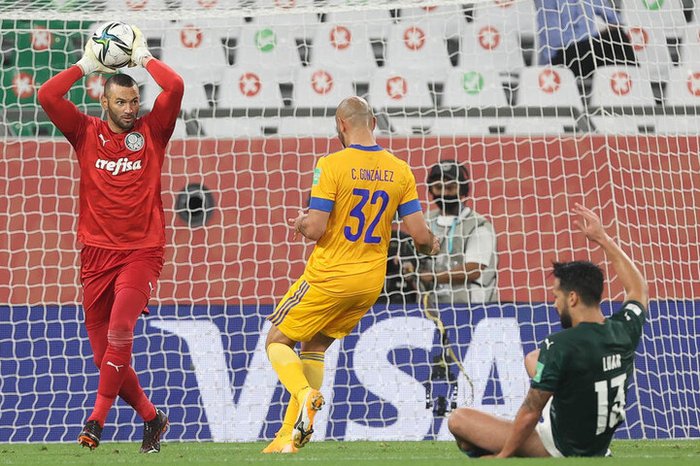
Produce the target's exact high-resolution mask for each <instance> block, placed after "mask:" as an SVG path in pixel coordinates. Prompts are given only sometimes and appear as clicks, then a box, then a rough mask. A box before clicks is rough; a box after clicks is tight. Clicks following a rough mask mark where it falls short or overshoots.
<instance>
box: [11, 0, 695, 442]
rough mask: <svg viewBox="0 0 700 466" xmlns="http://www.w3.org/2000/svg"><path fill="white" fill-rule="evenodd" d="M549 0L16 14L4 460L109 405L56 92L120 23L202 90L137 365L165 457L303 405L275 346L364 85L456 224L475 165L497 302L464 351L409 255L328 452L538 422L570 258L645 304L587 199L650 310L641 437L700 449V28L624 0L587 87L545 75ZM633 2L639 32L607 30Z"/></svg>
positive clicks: (352, 362)
mask: <svg viewBox="0 0 700 466" xmlns="http://www.w3.org/2000/svg"><path fill="white" fill-rule="evenodd" d="M696 2H697V0H696ZM593 3H596V4H598V3H599V2H593ZM593 3H592V2H591V1H589V0H581V5H592V4H593ZM543 4H549V2H541V1H536V2H530V1H526V0H477V1H474V2H472V3H469V4H467V3H462V2H460V1H430V2H426V1H409V0H405V1H388V0H383V1H372V2H369V1H363V0H338V1H336V0H328V1H312V0H308V1H304V0H241V1H240V2H238V1H231V2H228V1H223V0H218V1H217V0H173V1H170V0H111V1H101V0H54V1H48V0H47V1H40V0H36V1H30V0H23V1H0V18H2V19H1V25H2V29H1V30H0V52H1V55H0V56H1V57H2V61H3V66H2V69H1V70H0V78H1V79H0V97H1V98H2V107H1V110H0V154H1V157H0V174H1V177H0V180H1V183H0V195H1V197H0V199H1V201H0V224H1V225H2V227H1V228H0V265H1V266H0V442H27V441H29V442H72V441H75V439H76V438H77V435H78V434H79V431H80V429H81V428H82V425H83V423H84V422H85V419H86V417H87V415H88V414H89V410H90V408H91V406H92V404H93V402H94V397H95V394H96V390H97V369H96V368H95V367H94V365H93V363H92V355H91V351H90V347H89V343H88V340H87V335H86V333H85V330H84V328H83V325H82V319H83V314H82V308H81V299H82V293H81V288H80V284H79V275H78V270H79V265H80V264H79V251H80V245H79V244H77V243H76V235H75V232H76V230H77V223H78V207H79V202H78V194H79V192H78V189H79V187H78V179H79V176H80V170H79V167H78V163H77V161H76V159H75V154H74V151H73V150H72V148H71V147H70V145H69V144H68V142H67V141H66V140H65V139H64V138H63V137H62V136H61V134H60V132H58V130H57V129H56V128H55V127H54V126H53V125H52V124H51V123H50V122H49V121H48V119H47V117H46V115H45V114H44V112H43V110H42V109H41V108H40V107H39V106H38V104H37V101H36V92H37V90H38V89H39V88H40V86H41V85H42V84H43V83H44V82H45V81H46V80H47V79H49V77H51V76H53V75H55V74H56V73H58V72H59V71H61V70H63V69H65V68H67V67H68V66H70V65H71V64H73V63H75V62H76V61H77V60H78V59H79V58H80V56H81V53H82V50H83V48H84V45H85V42H86V40H87V38H88V37H89V35H90V32H91V31H92V30H94V29H95V28H96V27H97V26H98V25H99V24H100V23H101V22H104V21H107V20H121V21H125V22H128V23H130V24H135V25H137V26H139V27H140V28H141V29H142V31H143V32H144V35H145V36H146V39H147V41H148V45H149V48H150V50H151V51H152V52H153V53H154V55H155V56H157V57H159V58H161V59H162V60H163V61H164V62H165V63H167V64H168V65H170V66H172V67H173V68H174V69H175V70H176V71H177V72H178V73H180V74H181V75H182V76H183V78H184V81H185V85H186V89H185V97H184V100H183V107H182V112H181V114H180V117H179V118H178V122H177V126H176V129H175V134H174V135H173V139H172V141H171V143H170V145H169V146H168V149H167V151H166V160H165V166H164V169H163V177H162V189H163V195H162V199H163V204H164V208H165V213H166V238H167V246H166V262H165V266H164V269H163V272H162V274H161V277H160V280H159V283H158V289H157V290H156V294H155V298H154V299H152V300H151V302H150V304H149V308H150V309H151V315H150V316H148V317H146V318H144V319H142V320H140V321H139V323H138V324H137V328H136V337H135V341H134V358H133V361H132V363H133V365H134V368H135V370H136V372H137V373H138V374H139V378H140V381H141V383H142V385H143V386H144V388H145V389H146V392H147V394H148V395H149V396H150V397H151V399H152V400H153V401H154V403H156V405H157V406H158V407H162V408H163V409H164V410H165V411H167V412H168V414H169V416H170V421H171V429H170V431H169V432H168V433H167V434H166V440H168V441H192V440H196V441H208V440H213V441H255V440H261V439H268V438H271V437H272V436H274V434H275V432H276V431H277V429H278V428H279V427H280V425H281V419H282V414H281V413H282V410H283V409H284V406H285V403H286V400H287V399H288V396H287V395H286V394H285V393H284V390H283V388H282V386H281V385H279V383H278V381H277V378H276V376H275V374H274V372H273V371H272V369H271V367H270V365H269V362H268V361H267V357H266V354H265V351H264V336H265V334H266V332H267V329H268V328H269V323H267V322H266V320H265V317H266V316H268V315H269V314H270V313H271V312H272V311H273V309H274V305H275V304H276V302H277V301H278V300H279V299H280V298H281V297H282V296H283V295H284V293H285V292H286V290H287V289H288V287H289V286H290V285H291V283H293V282H294V280H295V279H296V278H298V277H299V276H300V275H301V273H302V272H303V269H304V264H305V262H306V259H307V258H308V256H309V254H310V252H311V250H312V248H313V244H312V243H310V242H305V241H300V240H296V241H295V240H292V238H291V234H290V231H289V228H288V226H287V219H288V218H289V217H290V216H293V215H295V214H296V212H297V210H298V209H299V208H302V207H305V206H306V205H307V202H308V198H309V193H310V186H311V183H312V178H313V170H314V166H315V164H316V162H317V160H318V158H319V157H321V156H323V155H324V154H328V153H331V152H334V151H337V150H340V149H341V145H340V143H339V141H338V140H337V138H336V128H335V120H334V110H335V107H336V105H337V104H338V102H339V101H340V100H341V99H342V98H344V97H347V96H348V95H352V94H357V95H361V96H363V97H365V98H366V99H367V100H368V102H369V103H370V105H371V106H372V107H373V109H374V111H375V113H376V115H377V119H378V121H377V130H376V136H377V140H378V143H379V144H380V145H381V146H382V147H385V148H386V149H388V150H390V151H391V152H393V153H394V154H395V155H397V156H398V157H399V158H401V159H403V160H405V161H407V162H408V163H409V165H410V166H411V168H412V170H413V173H414V175H415V177H416V181H417V185H418V193H419V197H420V200H421V205H422V207H423V209H424V210H428V209H433V208H435V206H434V203H432V200H431V198H430V196H429V192H428V186H427V177H428V174H429V171H430V169H431V168H432V167H433V165H434V164H436V163H438V162H439V161H441V160H456V161H458V162H459V163H460V164H462V165H464V167H465V168H467V170H468V172H469V178H470V192H469V195H468V197H467V199H466V205H467V206H468V207H469V208H470V209H473V211H474V212H477V213H478V214H480V216H482V217H483V219H484V220H485V221H486V222H488V224H489V225H491V226H492V228H493V232H494V237H495V253H494V255H495V259H494V261H493V264H492V265H490V267H491V270H490V272H492V273H493V276H494V277H495V278H494V280H495V281H494V283H495V284H494V286H495V288H496V290H497V293H496V294H494V298H493V299H492V300H489V302H485V303H484V302H481V301H479V300H478V299H476V298H474V297H471V298H470V300H472V301H471V302H466V303H465V302H455V300H454V299H453V300H451V301H450V299H449V296H450V294H449V292H447V294H446V296H448V299H447V302H444V303H443V304H442V305H440V309H439V311H437V312H438V315H439V317H440V320H441V325H442V326H444V329H445V331H444V335H443V334H441V332H440V331H439V330H438V329H439V328H440V325H437V326H436V323H435V322H434V321H433V320H431V319H429V318H427V317H426V315H425V314H424V313H423V310H424V309H423V305H422V303H421V302H420V298H419V296H420V293H419V291H418V290H417V289H416V285H417V282H418V281H419V279H418V278H417V276H416V275H415V274H412V273H411V272H410V270H411V269H415V267H416V266H418V267H423V266H425V264H423V265H420V264H419V262H421V260H419V259H418V258H416V257H415V256H414V255H413V253H412V251H411V248H410V244H408V242H407V241H406V239H405V238H403V237H399V238H398V239H397V240H396V242H395V247H394V248H393V251H394V252H395V255H393V256H392V257H390V258H388V270H389V271H390V272H389V277H388V280H387V287H386V290H385V291H386V292H385V293H384V295H383V297H382V299H381V300H380V303H378V304H377V305H376V306H374V307H373V309H372V310H370V311H369V312H368V313H367V315H366V316H365V317H364V318H363V320H362V321H361V322H360V324H359V325H358V328H357V329H356V330H354V331H353V333H352V334H351V335H349V336H348V337H347V338H345V339H344V340H343V341H340V342H337V343H335V344H334V345H333V346H331V348H330V349H329V351H328V353H327V354H326V358H325V364H326V374H325V378H324V385H323V387H322V391H323V392H324V395H326V400H327V405H326V407H325V408H324V410H323V411H321V412H320V413H319V416H318V417H317V420H316V432H315V433H314V440H324V439H335V440H365V439H366V440H421V439H438V440H447V439H449V438H450V435H449V432H448V430H447V422H446V420H445V419H446V418H445V415H446V413H447V412H449V410H450V409H452V407H453V405H456V406H461V405H467V404H468V405H470V406H473V407H476V408H479V409H483V410H486V411H488V412H491V413H494V414H497V415H501V416H505V417H512V416H514V414H515V413H516V411H517V409H518V407H519V405H520V403H521V402H522V400H523V397H524V395H525V393H526V389H527V386H528V378H527V374H526V373H525V369H524V366H523V357H524V354H526V353H527V352H529V351H531V350H533V349H535V348H536V347H537V346H538V345H539V343H540V342H541V341H542V340H543V339H544V338H545V337H546V336H547V335H548V334H550V333H551V332H553V331H556V330H558V329H559V328H560V326H559V321H558V316H557V314H556V312H555V310H554V309H553V307H552V306H551V304H550V303H551V300H552V298H551V289H550V288H551V276H550V271H551V264H552V262H553V261H567V260H573V259H590V260H592V261H594V262H596V263H599V264H601V265H602V267H603V270H604V272H605V276H606V281H605V288H606V292H605V295H604V303H603V311H604V313H605V314H606V315H609V314H610V313H611V312H613V311H614V310H616V309H618V308H619V306H620V304H621V301H622V300H623V299H624V291H623V289H622V287H621V285H620V282H619V280H618V279H617V278H616V276H615V273H614V271H613V269H612V268H611V266H610V264H609V263H607V262H606V261H605V259H604V256H603V254H602V252H601V251H600V250H599V249H597V248H595V247H593V246H592V245H591V244H589V243H588V242H587V241H586V240H585V239H584V238H582V236H581V234H580V233H579V232H577V231H576V228H575V226H574V224H573V220H574V217H573V213H572V209H573V206H574V204H575V203H582V204H584V205H586V206H588V207H590V208H592V209H593V210H595V211H596V212H597V213H599V214H600V215H601V218H602V220H603V223H604V225H605V227H606V230H607V231H608V232H609V233H610V234H612V235H614V236H615V237H616V238H617V239H618V240H619V241H620V243H621V244H622V247H623V248H624V249H625V251H626V252H627V253H628V254H629V255H630V257H631V258H632V259H633V260H634V262H635V263H636V264H638V265H639V266H640V268H641V269H642V271H643V273H644V275H645V276H646V278H647V280H648V282H649V288H650V293H651V298H652V301H651V304H650V309H649V311H650V316H649V322H648V324H647V325H646V326H645V328H644V335H643V338H642V343H641V344H640V347H639V348H638V351H637V359H636V364H635V375H634V378H633V382H632V386H631V389H630V391H629V399H628V400H627V411H626V416H627V417H626V422H625V424H623V426H622V427H621V428H620V429H618V433H617V434H616V435H617V437H618V438H635V439H637V438H649V439H661V438H697V437H699V436H700V430H699V429H698V422H697V421H698V417H699V416H700V406H699V405H698V399H697V380H698V375H699V374H700V367H699V364H698V359H697V349H698V347H699V346H700V340H699V339H698V332H697V329H698V317H697V315H698V313H699V312H700V281H698V276H699V275H700V226H699V225H700V156H699V155H698V154H699V153H700V52H698V51H700V18H699V17H698V14H699V13H700V10H699V9H698V7H697V6H694V5H693V4H692V2H687V1H681V0H620V1H615V2H604V5H607V6H606V7H605V8H603V9H604V10H605V11H600V10H595V11H597V13H598V15H595V16H596V17H592V16H591V13H590V12H591V11H594V10H593V9H591V8H592V7H591V8H582V11H583V17H582V18H581V19H580V20H581V21H582V22H587V24H592V25H594V27H595V30H596V31H597V32H596V34H594V36H595V37H600V36H602V37H603V38H605V39H606V40H607V41H608V43H607V45H600V48H599V49H595V51H594V52H592V53H595V54H596V56H599V57H600V56H601V54H603V55H602V59H605V58H609V60H608V61H609V62H610V63H607V64H606V66H599V67H598V68H597V69H595V70H593V71H591V72H590V73H580V72H579V73H578V75H577V72H576V71H575V70H572V68H571V67H569V66H567V64H566V60H564V62H562V64H555V65H551V64H549V63H547V62H546V60H551V59H552V56H551V54H550V53H549V49H547V53H545V46H544V45H543V42H544V41H545V40H551V38H550V39H546V38H545V35H546V32H548V31H545V29H547V28H549V26H547V24H550V23H543V19H541V18H540V19H538V13H540V14H541V13H542V12H541V11H540V10H541V8H544V7H543V6H542V5H543ZM611 11H612V12H614V15H615V17H616V18H618V20H619V23H620V25H619V27H617V28H616V30H618V31H619V32H620V34H617V35H615V33H609V26H610V23H608V24H607V26H606V24H605V21H606V20H605V19H603V18H607V21H611V20H610V17H611V16H610V15H611V14H612V13H611ZM546 13H547V14H555V12H554V11H551V9H550V10H547V12H546ZM606 31H608V32H606ZM552 34H554V32H552ZM554 35H555V34H554ZM616 41H617V42H616ZM594 42H595V40H591V41H589V46H591V47H594V46H593V45H591V44H593V43H594ZM569 45H571V44H570V43H569ZM615 46H619V47H617V48H616V47H615ZM620 47H622V48H626V50H632V51H633V56H634V60H633V61H631V62H630V63H627V64H620V63H619V60H618V63H612V62H613V61H614V60H613V58H616V57H617V58H619V56H617V55H616V57H613V56H606V55H605V54H606V53H609V54H613V53H615V54H616V53H617V51H618V50H619V49H620ZM555 59H556V57H555ZM122 72H125V73H129V74H131V75H132V76H133V77H134V79H135V80H136V82H137V83H138V85H139V89H140V93H141V98H142V99H141V100H142V108H143V112H146V111H148V110H149V109H150V108H151V106H152V105H153V102H154V99H155V98H156V96H157V95H158V92H159V90H160V89H159V88H158V87H157V85H156V84H155V82H154V81H153V80H152V79H151V78H150V77H149V76H148V74H147V73H146V72H144V71H143V70H139V69H124V70H122ZM103 84H104V77H102V76H99V75H92V76H89V77H87V78H85V79H83V80H81V81H79V82H78V83H76V85H75V86H73V88H72V89H71V91H70V93H69V94H68V98H69V99H70V100H71V101H72V102H74V103H75V104H76V105H77V106H78V107H79V108H80V109H81V110H82V111H85V112H87V113H90V114H91V115H95V116H102V112H101V108H100V105H99V97H100V91H101V87H102V86H103ZM396 226H397V229H400V228H401V225H400V223H398V222H397V225H396ZM441 234H444V235H447V232H445V231H443V232H442V233H441ZM397 236H398V234H397ZM399 239H401V242H400V243H399ZM399 244H400V247H399ZM484 247H485V246H484ZM465 248H466V246H465ZM397 250H398V251H397ZM465 250H466V249H465ZM465 254H466V253H465V252H464V251H462V252H459V253H455V254H453V255H452V256H453V257H450V258H448V259H446V262H445V264H447V263H450V261H452V260H456V261H459V260H464V259H465ZM441 260H442V259H441ZM433 266H434V267H441V266H444V264H443V265H440V264H434V265H433ZM436 270H437V269H436ZM424 286H425V285H424ZM443 291H444V290H443ZM469 296H475V295H472V294H470V295H469ZM445 345H449V350H450V351H451V352H452V353H453V354H454V355H455V358H457V359H458V360H459V361H458V362H459V364H457V363H455V362H454V360H452V359H451V357H450V358H447V359H445V358H444V357H443V356H444V354H445V351H446V350H445V348H444V347H445ZM234 419H235V421H234ZM107 424H108V425H109V426H110V427H109V428H108V429H106V430H105V436H104V437H105V438H104V439H105V440H137V439H138V436H139V435H140V420H139V419H138V418H137V416H136V415H135V413H134V412H133V410H132V409H131V408H129V407H128V406H127V405H125V404H124V403H123V402H119V403H118V404H117V405H116V408H115V409H114V410H112V412H111V413H110V416H109V417H108V421H107Z"/></svg>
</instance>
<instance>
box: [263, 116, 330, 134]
mask: <svg viewBox="0 0 700 466" xmlns="http://www.w3.org/2000/svg"><path fill="white" fill-rule="evenodd" d="M337 134H338V131H337V130H336V126H335V118H334V117H284V118H280V119H279V126H278V127H277V135H278V136H283V137H286V136H288V137H327V138H333V137H335V136H337Z"/></svg>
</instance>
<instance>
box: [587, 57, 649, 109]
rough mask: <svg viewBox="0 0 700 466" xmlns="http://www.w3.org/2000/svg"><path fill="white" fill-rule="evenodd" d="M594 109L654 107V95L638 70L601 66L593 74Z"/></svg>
mask: <svg viewBox="0 0 700 466" xmlns="http://www.w3.org/2000/svg"><path fill="white" fill-rule="evenodd" d="M591 105H592V106H594V107H603V106H608V107H613V106H628V107H633V106H635V107H639V106H645V105H654V94H653V93H652V90H651V85H650V83H649V81H648V80H647V79H644V78H643V76H642V74H641V72H640V70H639V69H638V68H635V67H626V66H603V67H600V68H598V69H597V70H596V71H595V73H594V74H593V94H592V96H591Z"/></svg>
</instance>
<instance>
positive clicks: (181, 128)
mask: <svg viewBox="0 0 700 466" xmlns="http://www.w3.org/2000/svg"><path fill="white" fill-rule="evenodd" d="M186 137H187V127H186V125H185V120H183V119H182V118H178V119H177V121H175V130H174V131H173V135H172V137H171V138H170V139H185V138H186Z"/></svg>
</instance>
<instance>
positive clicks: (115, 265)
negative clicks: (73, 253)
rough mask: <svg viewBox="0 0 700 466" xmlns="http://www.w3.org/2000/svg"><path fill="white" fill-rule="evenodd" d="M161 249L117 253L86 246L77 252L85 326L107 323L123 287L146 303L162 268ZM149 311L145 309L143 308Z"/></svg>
mask: <svg viewBox="0 0 700 466" xmlns="http://www.w3.org/2000/svg"><path fill="white" fill-rule="evenodd" d="M163 254H164V250H163V248H162V247H156V248H145V249H131V250H124V251H117V250H113V249H103V248H98V247H95V246H85V247H83V249H82V250H81V251H80V281H81V283H82V284H83V311H84V312H85V325H86V326H87V327H90V326H92V325H98V324H101V323H104V322H109V316H110V314H111V312H112V304H113V303H114V296H115V294H116V293H117V291H119V290H120V289H122V288H134V289H136V290H139V291H141V292H142V293H143V294H144V296H145V297H146V302H148V299H149V298H150V296H151V293H152V292H153V291H154V290H155V287H156V283H157V281H158V277H159V276H160V271H161V270H162V268H163ZM144 312H146V313H147V312H148V309H144Z"/></svg>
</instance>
